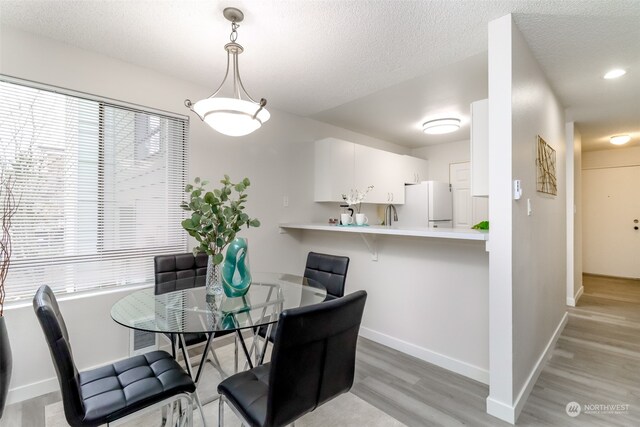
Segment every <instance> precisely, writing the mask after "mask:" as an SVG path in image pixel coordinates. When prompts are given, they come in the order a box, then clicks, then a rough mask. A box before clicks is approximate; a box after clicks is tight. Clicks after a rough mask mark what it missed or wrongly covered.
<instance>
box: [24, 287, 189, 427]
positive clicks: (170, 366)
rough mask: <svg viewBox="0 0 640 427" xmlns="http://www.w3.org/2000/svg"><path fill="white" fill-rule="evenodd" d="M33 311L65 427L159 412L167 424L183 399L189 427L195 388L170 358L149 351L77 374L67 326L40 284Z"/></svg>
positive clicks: (53, 299) (157, 352)
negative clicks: (46, 349)
mask: <svg viewBox="0 0 640 427" xmlns="http://www.w3.org/2000/svg"><path fill="white" fill-rule="evenodd" d="M33 309H34V311H35V313H36V316H37V318H38V321H39V322H40V326H41V327H42V330H43V332H44V335H45V338H46V339H47V344H48V345H49V351H50V352H51V358H52V359H53V365H54V367H55V369H56V373H57V376H58V382H59V383H60V390H61V392H62V402H63V406H64V413H65V417H66V419H67V422H68V423H69V425H71V426H73V427H80V426H98V425H103V424H107V425H109V424H110V423H114V422H116V421H117V422H121V421H124V420H125V419H126V418H129V417H133V416H135V415H139V414H140V413H142V412H148V411H151V410H157V409H160V408H162V413H163V418H164V421H166V417H167V409H169V408H171V412H173V405H174V403H177V402H180V401H182V400H184V401H185V403H186V405H185V406H184V412H182V411H181V413H180V417H181V418H182V420H184V421H186V423H187V425H189V426H191V425H192V423H193V405H192V397H191V396H192V393H194V392H195V389H196V386H195V384H194V383H193V381H192V380H191V377H190V376H189V375H187V373H186V372H185V371H184V370H183V369H182V368H181V367H180V365H178V363H177V362H176V361H175V360H174V359H173V358H172V357H171V355H170V354H169V353H167V352H164V351H153V352H150V353H147V354H144V355H140V356H135V357H130V358H128V359H124V360H121V361H119V362H116V363H113V364H110V365H106V366H103V367H100V368H97V369H91V370H88V371H83V372H78V370H77V369H76V365H75V362H74V360H73V353H72V351H71V346H70V342H69V334H68V332H67V327H66V325H65V322H64V319H63V317H62V313H61V312H60V308H59V306H58V302H57V301H56V297H55V295H54V293H53V291H52V290H51V288H49V287H48V286H46V285H45V286H41V287H40V289H38V291H37V292H36V295H35V297H34V298H33ZM194 395H195V394H194ZM196 399H197V396H196ZM185 417H186V418H185Z"/></svg>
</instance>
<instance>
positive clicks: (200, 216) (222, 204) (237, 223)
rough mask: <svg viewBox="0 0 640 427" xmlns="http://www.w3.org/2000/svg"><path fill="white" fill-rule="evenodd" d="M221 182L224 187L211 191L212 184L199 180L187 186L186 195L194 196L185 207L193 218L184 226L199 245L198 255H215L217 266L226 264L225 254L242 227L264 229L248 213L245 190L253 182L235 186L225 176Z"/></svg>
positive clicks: (245, 181)
mask: <svg viewBox="0 0 640 427" xmlns="http://www.w3.org/2000/svg"><path fill="white" fill-rule="evenodd" d="M220 183H221V184H222V187H221V188H217V189H215V190H213V191H207V189H206V186H207V184H209V182H208V181H201V180H200V178H196V179H195V180H194V184H189V185H187V186H186V187H185V192H186V193H189V195H190V196H189V202H185V203H183V204H182V205H181V207H182V208H183V209H184V210H185V211H187V212H191V217H190V218H187V219H185V220H184V221H182V227H183V228H184V229H185V230H187V233H189V235H190V236H192V237H193V238H195V239H196V240H197V241H198V243H199V245H198V246H197V247H196V248H194V253H195V252H204V253H206V254H208V255H212V256H213V262H214V264H220V263H221V262H222V260H223V258H224V256H223V255H222V251H223V250H224V248H225V247H227V245H228V244H229V243H231V242H232V241H233V240H234V239H235V238H236V235H237V234H238V232H240V230H241V229H242V226H244V225H246V226H247V227H260V221H259V220H257V219H256V218H250V217H249V215H247V214H246V213H245V212H244V209H245V206H244V204H245V203H246V201H247V197H248V196H247V194H246V193H245V190H246V189H247V188H248V187H249V186H250V185H251V182H250V181H249V179H248V178H245V179H243V180H242V181H241V182H239V183H236V184H234V183H232V182H231V180H230V178H229V176H228V175H225V176H224V179H222V180H221V181H220ZM233 193H235V195H233Z"/></svg>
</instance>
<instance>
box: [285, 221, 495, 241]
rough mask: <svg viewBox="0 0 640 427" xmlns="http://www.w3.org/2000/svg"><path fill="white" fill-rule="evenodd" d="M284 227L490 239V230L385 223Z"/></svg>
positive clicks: (445, 237)
mask: <svg viewBox="0 0 640 427" xmlns="http://www.w3.org/2000/svg"><path fill="white" fill-rule="evenodd" d="M280 228H282V229H298V230H317V231H334V232H343V233H359V234H382V235H392V236H412V237H434V238H440V239H458V240H482V241H486V240H489V232H488V231H480V230H470V229H466V228H426V227H399V226H391V227H387V226H384V225H371V226H339V225H329V224H317V223H316V224H310V223H284V224H280Z"/></svg>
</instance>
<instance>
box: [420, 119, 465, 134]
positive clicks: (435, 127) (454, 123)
mask: <svg viewBox="0 0 640 427" xmlns="http://www.w3.org/2000/svg"><path fill="white" fill-rule="evenodd" d="M458 129H460V119H452V118H450V119H436V120H430V121H428V122H424V123H423V124H422V131H423V132H424V133H427V134H429V135H439V134H442V133H450V132H455V131H457V130H458Z"/></svg>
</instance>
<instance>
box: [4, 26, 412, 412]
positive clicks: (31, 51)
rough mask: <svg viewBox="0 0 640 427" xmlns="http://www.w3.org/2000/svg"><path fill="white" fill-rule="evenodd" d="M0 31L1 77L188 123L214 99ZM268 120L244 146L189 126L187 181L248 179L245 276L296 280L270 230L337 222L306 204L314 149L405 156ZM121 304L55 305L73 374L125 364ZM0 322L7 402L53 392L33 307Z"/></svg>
mask: <svg viewBox="0 0 640 427" xmlns="http://www.w3.org/2000/svg"><path fill="white" fill-rule="evenodd" d="M0 31H1V32H0V73H2V74H5V75H10V76H13V77H19V78H23V79H28V80H33V81H37V82H41V83H46V84H51V85H55V86H60V87H63V88H67V89H73V90H76V91H82V92H87V93H91V94H95V95H100V96H104V97H108V98H112V99H116V100H121V101H127V102H131V103H135V104H139V105H142V106H148V107H152V108H157V109H162V110H166V111H172V112H177V113H181V114H185V115H186V114H187V113H188V110H186V108H185V107H184V105H183V102H184V99H185V98H187V97H188V98H191V99H198V98H199V97H204V96H208V95H209V94H210V91H211V89H212V88H205V87H200V86H197V85H194V84H191V83H189V82H186V81H184V80H180V79H179V78H175V77H171V76H168V75H163V74H160V73H157V72H154V71H152V70H149V69H145V68H141V67H138V66H134V65H132V64H128V63H125V62H122V61H119V60H116V59H113V58H109V57H106V56H103V55H98V54H95V53H92V52H88V51H85V50H81V49H77V48H74V47H72V46H69V45H66V44H63V43H59V42H56V41H53V40H50V39H46V38H42V37H38V36H34V35H30V34H27V33H24V32H21V31H17V30H14V29H11V28H9V27H7V26H2V28H0ZM214 77H215V76H214ZM245 78H246V77H245ZM252 78H259V76H253V77H252ZM214 80H215V79H214ZM212 84H215V81H212ZM270 101H271V102H272V104H277V101H276V100H270ZM270 112H271V120H270V121H269V122H268V123H267V124H266V125H265V126H264V127H263V128H262V129H260V130H258V131H256V132H255V133H254V134H251V135H250V136H247V137H243V138H231V137H225V136H222V135H220V134H218V133H216V132H214V131H212V130H211V129H210V128H209V127H208V126H206V125H205V124H203V123H202V122H201V121H200V120H199V119H198V118H197V117H195V116H192V117H191V122H190V147H189V150H190V153H189V155H190V158H189V176H190V177H192V178H193V177H195V176H201V177H206V178H210V179H211V180H212V181H213V182H216V181H217V178H218V177H221V176H222V175H223V174H225V173H227V174H229V175H230V176H231V177H232V178H233V179H241V178H242V177H244V176H248V177H249V178H250V179H251V181H252V186H251V188H250V190H249V202H248V204H247V211H248V212H250V213H251V214H252V215H255V216H256V217H258V218H259V219H260V220H261V222H262V226H261V227H260V228H259V229H251V230H249V231H248V232H243V233H246V236H248V237H249V239H250V242H251V252H252V255H251V263H252V267H253V268H254V269H256V270H257V271H281V272H289V273H297V274H300V273H301V266H303V265H304V263H303V262H301V261H300V256H299V248H298V245H296V244H295V241H293V240H292V239H291V238H290V236H286V235H281V234H279V229H278V227H277V224H278V223H279V222H282V221H287V220H294V219H295V220H300V219H301V218H307V219H309V220H323V221H325V220H326V219H327V218H328V217H329V216H330V215H335V213H336V212H337V207H335V206H332V205H320V204H314V203H313V202H312V199H313V194H312V193H313V191H312V188H313V186H312V179H313V161H312V153H313V146H312V144H311V142H312V141H315V140H316V139H320V138H324V137H329V136H332V137H337V138H342V139H347V140H350V141H353V142H357V143H360V144H366V145H370V146H373V147H376V148H382V149H387V150H389V151H394V152H397V153H401V154H406V153H408V151H409V150H407V149H404V148H403V147H400V146H397V145H394V144H390V143H388V142H385V141H381V140H376V139H373V138H370V137H367V136H364V135H360V134H356V133H354V132H350V131H347V130H344V129H341V128H337V127H334V126H330V125H327V124H324V123H320V122H317V121H314V120H310V119H305V118H301V117H298V116H294V115H291V114H287V113H283V112H280V111H278V110H275V109H273V108H270ZM283 195H288V196H289V207H288V208H283V207H282V198H283ZM292 243H293V244H292ZM121 296H123V294H121V293H118V294H109V295H103V296H99V297H87V298H81V299H73V300H69V301H65V302H63V303H62V310H63V313H64V315H65V317H66V318H67V320H68V324H69V325H68V326H69V332H70V335H71V343H72V346H73V348H74V354H75V355H76V356H77V359H78V360H77V362H78V367H79V368H80V369H86V368H88V367H91V366H96V365H100V364H104V363H107V362H110V361H113V360H115V359H119V358H122V357H125V356H127V354H128V335H127V331H126V330H125V329H124V328H122V327H120V326H117V325H116V324H115V323H114V322H113V321H112V320H111V319H110V316H109V309H110V307H111V305H112V304H113V303H114V302H115V301H116V299H117V298H119V297H121ZM385 314H386V313H385ZM5 316H6V319H7V320H6V321H7V327H8V329H9V334H10V339H11V342H12V348H13V359H14V362H13V363H14V364H13V377H12V382H11V389H12V390H13V391H12V393H11V394H10V397H9V399H10V402H11V401H16V400H21V399H24V398H29V397H32V396H34V395H37V394H40V393H44V392H48V391H51V390H54V389H55V388H56V387H57V383H56V381H55V379H54V376H55V375H54V370H53V366H52V364H51V359H50V356H49V353H48V351H47V350H46V347H45V346H44V337H43V335H42V332H41V331H40V328H39V326H38V325H37V323H36V320H35V317H34V315H33V311H32V308H31V307H30V304H28V305H26V306H21V307H13V308H11V307H8V308H7V309H6V310H5ZM98 349H99V350H98Z"/></svg>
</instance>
